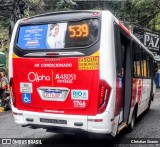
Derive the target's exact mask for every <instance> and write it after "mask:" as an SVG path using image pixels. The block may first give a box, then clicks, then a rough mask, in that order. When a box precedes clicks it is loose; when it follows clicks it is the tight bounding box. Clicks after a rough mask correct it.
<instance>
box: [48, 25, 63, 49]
mask: <svg viewBox="0 0 160 147" xmlns="http://www.w3.org/2000/svg"><path fill="white" fill-rule="evenodd" d="M59 28H60V26H59V24H51V26H50V35H49V37H48V38H47V43H48V45H49V47H50V48H63V47H64V44H63V43H62V41H60V40H58V37H57V35H58V33H59Z"/></svg>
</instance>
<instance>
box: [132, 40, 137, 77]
mask: <svg viewBox="0 0 160 147" xmlns="http://www.w3.org/2000/svg"><path fill="white" fill-rule="evenodd" d="M136 56H137V55H136V49H135V43H134V42H132V60H133V65H132V67H133V76H134V77H137V76H138V75H137V60H136V59H137V57H136Z"/></svg>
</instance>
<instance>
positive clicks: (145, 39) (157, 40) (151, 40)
mask: <svg viewBox="0 0 160 147" xmlns="http://www.w3.org/2000/svg"><path fill="white" fill-rule="evenodd" d="M133 34H134V35H135V36H136V37H137V38H138V39H139V40H140V41H141V42H142V43H143V44H144V45H145V46H146V47H147V48H148V49H149V50H150V51H151V52H153V54H154V55H160V34H158V33H157V32H151V31H146V30H144V29H140V28H134V29H133Z"/></svg>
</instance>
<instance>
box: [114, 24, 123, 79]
mask: <svg viewBox="0 0 160 147" xmlns="http://www.w3.org/2000/svg"><path fill="white" fill-rule="evenodd" d="M114 38H115V57H116V71H117V75H118V76H122V56H121V53H122V52H121V42H120V40H121V37H120V30H119V27H118V25H117V24H114Z"/></svg>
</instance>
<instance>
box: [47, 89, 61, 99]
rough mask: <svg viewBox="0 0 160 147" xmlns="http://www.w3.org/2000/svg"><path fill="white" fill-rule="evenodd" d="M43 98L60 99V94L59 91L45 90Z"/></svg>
mask: <svg viewBox="0 0 160 147" xmlns="http://www.w3.org/2000/svg"><path fill="white" fill-rule="evenodd" d="M44 97H46V98H62V92H61V91H60V90H45V92H44Z"/></svg>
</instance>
